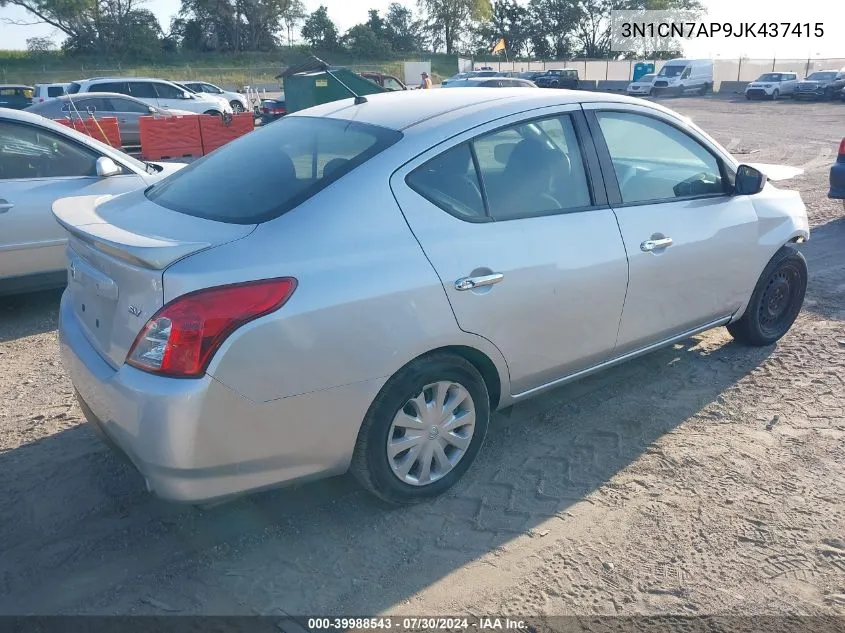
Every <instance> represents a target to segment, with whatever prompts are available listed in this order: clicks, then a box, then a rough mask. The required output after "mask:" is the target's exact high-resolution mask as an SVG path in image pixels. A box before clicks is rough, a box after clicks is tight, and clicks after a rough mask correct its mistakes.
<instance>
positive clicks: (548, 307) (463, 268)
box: [53, 90, 809, 503]
mask: <svg viewBox="0 0 845 633" xmlns="http://www.w3.org/2000/svg"><path fill="white" fill-rule="evenodd" d="M599 164H602V165H604V166H610V169H605V168H602V169H600V168H599ZM762 168H763V167H762V166H761V169H762ZM766 169H768V167H766ZM220 183H225V185H226V186H224V187H221V186H219V185H220ZM53 212H54V214H55V215H56V217H57V218H58V220H59V222H60V223H61V224H62V225H63V226H65V227H66V228H67V230H68V231H69V233H70V243H69V247H68V251H67V253H68V268H69V270H70V274H71V282H70V284H69V287H68V289H67V290H66V291H65V293H64V296H63V297H62V301H61V307H60V313H59V340H60V344H61V353H62V356H63V360H64V365H65V367H66V369H67V372H68V375H69V376H70V379H71V381H72V382H73V385H74V387H75V389H76V392H77V394H78V397H79V400H80V404H81V407H82V410H83V411H84V413H85V415H86V417H87V419H88V420H89V421H90V423H91V424H92V426H93V427H94V428H95V429H98V430H99V432H100V433H102V434H104V436H105V437H107V438H109V441H110V442H111V443H112V444H113V445H114V446H115V447H117V448H118V450H119V451H121V452H123V453H124V454H125V455H127V456H128V457H129V459H130V460H131V461H132V462H133V463H134V464H135V466H136V467H137V468H138V470H139V471H140V472H141V473H142V474H143V476H144V477H145V479H146V482H147V487H148V489H149V490H151V491H153V492H154V493H156V494H158V495H160V496H162V497H164V498H167V499H171V500H179V501H184V502H205V501H208V500H217V499H226V498H229V497H231V496H233V495H237V494H240V493H243V492H246V491H250V490H256V489H261V488H267V487H271V486H275V485H279V484H281V483H285V482H290V481H294V480H299V479H313V478H315V477H320V476H327V475H330V474H335V473H342V472H344V471H346V470H347V469H349V470H351V471H352V473H353V474H354V475H355V476H356V477H357V478H358V480H359V481H360V482H361V483H362V484H363V485H364V486H365V487H366V488H367V489H368V490H370V491H371V492H373V493H374V494H376V495H378V496H379V497H381V498H382V499H385V500H387V501H390V502H394V503H404V502H415V501H419V500H421V499H424V498H427V497H431V496H434V495H437V494H440V493H442V492H444V491H445V490H446V489H448V488H449V487H450V486H452V485H453V484H454V483H455V482H456V481H458V479H459V478H460V477H461V476H462V475H463V474H464V472H465V471H466V470H467V469H468V468H469V467H470V464H471V463H472V462H473V460H474V459H475V458H476V456H477V455H478V452H479V450H480V449H481V444H482V442H483V441H484V436H485V434H486V431H487V426H488V422H489V419H490V413H491V411H493V410H496V409H502V408H505V407H509V406H511V405H513V404H515V403H517V402H521V401H523V400H525V399H527V398H529V397H531V396H533V395H536V394H538V393H541V392H543V391H545V390H547V389H550V388H553V387H555V386H556V385H561V384H563V383H566V382H569V381H571V380H574V379H576V378H578V377H581V376H585V375H587V374H590V373H592V372H595V371H598V370H601V369H603V368H606V367H609V366H612V365H615V364H617V363H619V362H622V361H624V360H626V359H630V358H632V357H635V356H637V355H640V354H644V353H647V352H649V351H651V350H653V349H656V348H658V347H661V346H665V345H670V344H673V343H676V342H678V341H683V340H686V339H688V338H689V337H690V336H692V335H694V334H696V333H698V332H701V331H704V330H707V329H710V328H713V327H717V326H721V325H727V327H728V330H729V331H730V333H731V334H732V335H733V336H734V338H735V339H737V340H738V341H740V342H742V343H745V344H749V345H770V344H772V343H774V342H775V341H777V340H778V339H779V338H780V337H781V336H783V335H784V334H785V333H786V332H787V330H788V329H789V328H790V326H791V324H792V323H793V321H794V319H795V318H796V316H797V315H798V312H799V310H800V309H801V306H802V302H803V298H804V292H805V287H806V282H807V268H806V263H805V260H804V258H803V256H802V255H801V253H800V252H799V251H798V250H797V249H796V248H795V245H794V244H793V242H795V241H800V240H803V239H806V238H807V237H808V236H809V228H808V221H807V213H806V209H805V206H804V204H803V202H802V201H801V196H800V194H799V193H798V192H796V191H787V190H782V189H778V188H775V186H774V185H773V184H772V183H771V182H770V181H769V180H768V179H767V178H766V176H765V175H764V172H763V171H761V170H760V169H758V168H755V167H752V166H750V165H741V164H739V163H738V162H737V161H736V159H735V158H734V157H733V156H732V155H731V154H730V152H728V151H727V150H726V149H724V148H723V147H721V146H720V145H719V144H717V143H716V142H715V141H714V140H713V139H712V138H711V137H710V136H708V135H707V134H706V133H704V132H703V131H702V130H700V129H699V128H698V127H697V126H695V125H694V124H693V123H691V122H690V121H689V120H688V119H687V118H686V117H683V116H681V115H679V114H676V113H675V112H672V111H671V110H669V109H667V108H663V107H661V106H659V105H657V104H652V103H647V102H643V101H642V100H641V99H632V98H630V97H626V96H622V95H612V94H601V93H592V92H571V93H568V94H567V93H564V92H558V91H546V90H524V91H512V92H511V93H510V94H509V95H508V98H503V99H492V100H491V98H490V96H489V94H488V93H487V92H485V91H483V90H463V91H461V90H436V91H432V92H430V93H427V94H426V98H425V99H421V98H420V96H419V95H418V94H416V93H415V92H413V91H408V92H402V93H398V94H374V95H368V96H367V101H366V102H364V103H358V104H356V103H355V100H353V99H346V100H344V101H342V102H332V103H327V104H324V105H320V106H316V107H313V108H310V109H306V110H302V111H299V112H296V113H293V114H290V115H287V116H285V117H284V118H282V119H281V120H279V121H278V122H276V123H273V124H272V125H268V126H266V127H261V128H259V129H258V130H256V131H255V132H253V133H251V134H247V135H246V136H243V137H241V138H239V139H237V140H235V141H233V142H231V143H229V144H227V145H225V146H223V147H222V148H220V149H218V150H216V151H215V152H214V153H212V154H210V155H208V156H206V157H204V158H203V159H202V160H200V161H197V162H195V163H193V164H191V165H189V166H188V167H186V168H185V169H183V170H181V171H180V172H179V173H177V174H175V175H173V176H170V177H169V178H167V179H165V180H163V181H161V182H160V183H158V184H155V185H153V186H152V187H149V188H147V189H146V190H144V191H137V192H133V193H129V194H126V195H123V196H119V197H116V198H111V199H103V198H97V197H95V196H87V197H77V198H68V199H64V200H59V201H57V202H56V203H55V204H54V205H53ZM576 298H577V300H576Z"/></svg>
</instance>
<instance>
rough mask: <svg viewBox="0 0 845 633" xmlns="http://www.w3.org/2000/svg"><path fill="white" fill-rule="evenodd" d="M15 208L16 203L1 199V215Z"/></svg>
mask: <svg viewBox="0 0 845 633" xmlns="http://www.w3.org/2000/svg"><path fill="white" fill-rule="evenodd" d="M13 206H15V203H14V202H9V201H8V200H3V199H2V198H0V213H6V211H8V210H9V209H11V208H12V207H13Z"/></svg>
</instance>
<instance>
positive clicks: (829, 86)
mask: <svg viewBox="0 0 845 633" xmlns="http://www.w3.org/2000/svg"><path fill="white" fill-rule="evenodd" d="M843 87H845V72H843V71H840V70H820V71H818V72H814V73H811V74H809V75H807V78H806V79H803V80H801V81H799V82H798V83H797V85H796V86H795V93H794V94H793V98H795V99H811V100H819V99H825V100H831V99H833V98H835V97H836V95H837V93H838V92H839V91H840V90H842V88H843Z"/></svg>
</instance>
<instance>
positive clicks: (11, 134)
mask: <svg viewBox="0 0 845 633" xmlns="http://www.w3.org/2000/svg"><path fill="white" fill-rule="evenodd" d="M99 157H100V154H99V153H98V152H96V151H94V150H92V149H91V148H89V147H86V146H84V145H82V144H81V143H77V142H76V141H75V140H74V139H70V138H69V137H67V136H64V135H63V134H59V133H56V132H54V131H52V130H47V129H45V128H42V127H39V126H35V125H32V124H28V123H22V122H17V121H10V120H4V119H0V278H11V277H23V276H26V275H34V274H40V273H49V272H55V271H62V270H64V268H65V262H64V244H65V243H66V241H67V240H66V234H65V231H64V230H63V229H62V228H61V227H60V226H59V224H58V223H57V222H56V221H55V219H54V218H53V215H52V211H51V207H52V204H53V202H54V201H55V200H57V199H59V198H64V197H68V196H75V195H97V194H108V193H120V192H123V191H128V190H129V189H132V188H134V187H133V183H135V182H137V186H141V185H142V184H143V182H142V180H141V178H140V176H138V175H137V174H134V173H132V172H130V171H129V170H128V168H126V167H124V169H125V170H126V172H125V174H123V175H117V176H111V177H109V178H99V177H98V176H97V175H96V162H97V159H98V158H99Z"/></svg>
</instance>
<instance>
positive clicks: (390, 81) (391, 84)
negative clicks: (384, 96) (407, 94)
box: [384, 77, 402, 90]
mask: <svg viewBox="0 0 845 633" xmlns="http://www.w3.org/2000/svg"><path fill="white" fill-rule="evenodd" d="M384 87H385V88H388V89H389V90H402V84H400V83H399V82H398V81H396V80H395V79H394V78H393V77H385V78H384Z"/></svg>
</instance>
